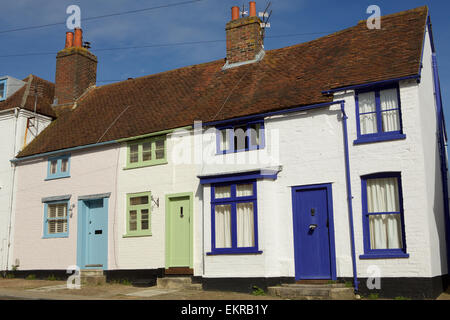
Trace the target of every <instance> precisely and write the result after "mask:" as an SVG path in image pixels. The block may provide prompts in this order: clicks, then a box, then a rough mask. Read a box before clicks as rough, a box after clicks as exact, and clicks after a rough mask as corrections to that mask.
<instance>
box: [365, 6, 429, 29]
mask: <svg viewBox="0 0 450 320" xmlns="http://www.w3.org/2000/svg"><path fill="white" fill-rule="evenodd" d="M423 10H426V11H427V13H428V12H429V11H430V10H429V8H428V6H427V5H424V6H421V7H417V8H413V9H409V10H404V11H400V12H394V13H390V14H387V15H384V16H381V18H382V19H383V18H396V17H400V16H403V15H406V14H410V13H412V12H419V11H423ZM366 21H367V20H359V21H358V24H357V25H359V24H364V23H366Z"/></svg>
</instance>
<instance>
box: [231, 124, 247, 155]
mask: <svg viewBox="0 0 450 320" xmlns="http://www.w3.org/2000/svg"><path fill="white" fill-rule="evenodd" d="M247 148H248V140H247V126H240V127H236V128H234V150H235V151H237V150H243V149H247Z"/></svg>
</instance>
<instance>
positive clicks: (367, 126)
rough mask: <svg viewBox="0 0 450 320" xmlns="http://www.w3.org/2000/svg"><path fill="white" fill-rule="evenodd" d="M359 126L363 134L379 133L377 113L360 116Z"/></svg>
mask: <svg viewBox="0 0 450 320" xmlns="http://www.w3.org/2000/svg"><path fill="white" fill-rule="evenodd" d="M359 124H360V130H361V134H362V135H363V134H372V133H377V132H378V127H377V114H376V113H368V114H362V115H360V116H359Z"/></svg>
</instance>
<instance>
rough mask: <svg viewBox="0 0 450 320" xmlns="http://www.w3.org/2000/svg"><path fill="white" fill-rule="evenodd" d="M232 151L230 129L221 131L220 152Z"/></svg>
mask: <svg viewBox="0 0 450 320" xmlns="http://www.w3.org/2000/svg"><path fill="white" fill-rule="evenodd" d="M229 149H230V129H224V130H220V150H222V151H227V150H229Z"/></svg>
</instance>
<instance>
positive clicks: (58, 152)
mask: <svg viewBox="0 0 450 320" xmlns="http://www.w3.org/2000/svg"><path fill="white" fill-rule="evenodd" d="M115 143H118V141H117V140H111V141H107V142H100V143H93V144H87V145H84V146H79V147H73V148H67V149H61V150H56V151H50V152H45V153H38V154H34V155H32V156H28V157H23V158H14V159H12V160H9V161H10V162H11V163H14V164H15V163H19V162H23V161H27V160H33V159H37V158H42V157H46V156H52V155H56V154H60V153H66V152H71V151H78V150H85V149H90V148H94V147H100V146H107V145H112V144H115Z"/></svg>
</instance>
